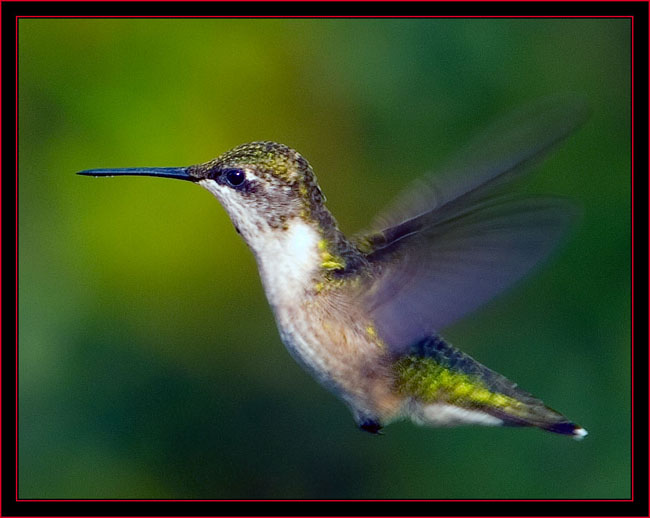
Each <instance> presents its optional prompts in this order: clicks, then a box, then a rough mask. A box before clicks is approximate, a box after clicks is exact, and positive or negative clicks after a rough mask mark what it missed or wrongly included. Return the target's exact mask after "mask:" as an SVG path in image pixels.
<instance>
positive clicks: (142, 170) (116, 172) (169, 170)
mask: <svg viewBox="0 0 650 518" xmlns="http://www.w3.org/2000/svg"><path fill="white" fill-rule="evenodd" d="M77 174H80V175H83V176H158V177H160V178H175V179H176V180H188V181H190V182H197V181H199V180H200V178H197V177H196V176H192V175H191V174H189V173H188V168H187V167H129V168H125V169H86V170H85V171H79V172H78V173H77Z"/></svg>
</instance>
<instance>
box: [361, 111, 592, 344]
mask: <svg viewBox="0 0 650 518" xmlns="http://www.w3.org/2000/svg"><path fill="white" fill-rule="evenodd" d="M586 114H587V108H586V105H585V103H584V102H582V101H581V100H579V99H576V98H552V99H546V100H544V101H542V102H539V103H537V104H535V105H533V106H530V107H528V108H525V109H523V110H520V111H519V112H516V113H515V114H514V115H512V116H510V117H508V118H506V119H504V120H502V121H500V122H498V123H496V124H494V125H493V126H491V127H490V128H488V129H487V130H486V131H485V132H484V133H483V134H482V135H481V136H479V137H478V138H476V139H474V140H473V141H472V142H471V143H470V144H469V145H468V146H466V147H465V148H464V150H463V151H462V152H461V153H460V154H459V158H458V159H457V160H455V161H454V162H452V163H451V164H450V165H449V166H448V167H446V168H444V169H443V170H442V171H441V172H440V173H439V174H437V175H435V176H432V177H431V178H429V179H426V180H425V181H422V182H420V183H418V184H417V185H416V186H414V188H413V189H412V190H410V191H407V192H406V193H405V194H404V195H403V196H402V197H400V198H399V199H398V202H397V203H396V205H395V206H394V207H393V209H392V210H390V211H388V212H387V214H386V215H383V216H382V217H380V218H378V225H377V226H378V227H379V225H382V226H381V227H379V228H382V227H383V228H384V230H381V231H378V232H372V233H369V234H366V235H364V236H361V237H359V238H357V240H356V242H357V243H358V246H359V248H360V249H361V250H362V251H364V253H365V255H366V258H367V259H368V261H369V262H370V263H371V265H372V266H373V268H374V269H375V271H376V272H377V277H376V280H375V282H374V283H373V285H372V286H371V287H370V288H369V289H368V291H367V293H366V294H365V297H366V298H365V301H364V302H365V304H367V307H368V308H369V311H370V313H371V315H372V316H373V318H374V320H375V323H376V326H377V329H378V331H379V333H380V335H381V336H382V338H383V339H384V340H385V341H386V342H387V343H388V344H390V346H391V347H392V348H394V349H395V350H396V351H398V352H403V351H405V350H406V349H407V348H408V347H409V346H410V345H412V344H413V343H415V342H416V341H417V340H419V339H421V338H422V337H424V336H427V335H429V334H431V333H432V332H435V331H439V330H440V329H442V328H444V327H445V326H447V325H449V324H451V323H452V322H454V321H456V320H457V319H459V318H460V317H462V316H463V315H465V314H466V313H467V312H469V311H471V310H473V309H475V308H477V307H478V306H480V305H481V304H483V303H484V302H486V301H487V300H489V299H491V298H492V297H494V296H495V295H496V294H498V293H499V292H501V291H502V290H504V289H505V288H507V287H508V286H509V285H511V284H512V283H513V282H515V281H516V280H518V279H519V278H521V277H522V276H523V275H525V274H526V273H527V272H528V271H529V270H530V269H531V268H532V267H533V266H534V265H535V264H537V263H538V262H539V261H540V260H542V259H543V258H545V257H546V256H547V255H548V254H549V253H550V252H551V250H552V249H553V248H554V246H555V245H556V243H557V242H558V241H559V239H560V237H561V236H562V235H563V233H564V231H565V229H566V228H567V227H568V226H569V223H570V221H571V219H572V216H573V215H575V212H576V211H575V210H574V209H573V208H572V207H571V205H570V204H569V203H568V202H566V201H565V200H562V199H558V198H550V197H536V196H523V195H519V196H513V195H511V194H510V195H508V194H505V193H504V192H505V189H504V188H505V187H507V186H508V185H510V184H511V183H512V182H513V181H514V180H516V179H517V178H519V177H521V176H522V175H523V174H524V173H526V172H528V171H530V170H531V168H532V167H533V166H535V165H537V164H538V163H539V162H540V161H541V159H542V157H543V155H545V154H546V153H547V152H548V151H549V150H550V149H551V148H552V147H553V146H554V145H555V144H556V143H558V142H559V141H561V140H562V139H563V138H564V137H566V136H567V135H568V134H569V133H570V132H571V131H572V130H573V129H574V128H575V127H577V126H578V125H579V123H581V122H582V121H583V120H584V119H585V118H586Z"/></svg>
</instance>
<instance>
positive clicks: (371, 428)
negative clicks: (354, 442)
mask: <svg viewBox="0 0 650 518" xmlns="http://www.w3.org/2000/svg"><path fill="white" fill-rule="evenodd" d="M359 429H360V430H363V431H364V432H368V433H371V434H373V435H384V433H383V432H382V431H381V425H380V424H379V423H378V422H377V421H371V420H366V421H363V422H362V423H360V424H359Z"/></svg>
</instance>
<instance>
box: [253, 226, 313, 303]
mask: <svg viewBox="0 0 650 518" xmlns="http://www.w3.org/2000/svg"><path fill="white" fill-rule="evenodd" d="M319 239H320V237H319V235H318V232H316V230H315V229H314V228H313V227H312V226H311V225H309V224H308V223H306V222H304V221H302V220H301V219H298V218H296V219H294V220H293V221H291V222H290V223H289V228H288V229H287V230H279V229H273V230H270V231H268V232H264V233H262V234H260V235H259V236H255V237H254V238H253V239H250V241H251V242H249V246H250V247H251V249H252V250H253V253H254V254H255V258H256V259H257V264H258V267H259V270H260V276H261V277H262V284H263V285H264V290H265V291H266V296H267V297H268V299H269V302H270V303H271V305H272V306H278V305H279V304H283V303H287V302H288V303H293V304H295V303H296V299H300V298H301V297H302V295H303V294H304V293H305V290H310V289H312V284H313V278H314V275H315V273H316V272H317V270H318V267H319V264H320V263H319V254H318V241H319ZM274 309H275V308H274Z"/></svg>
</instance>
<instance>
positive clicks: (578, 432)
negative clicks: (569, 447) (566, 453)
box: [573, 428, 589, 441]
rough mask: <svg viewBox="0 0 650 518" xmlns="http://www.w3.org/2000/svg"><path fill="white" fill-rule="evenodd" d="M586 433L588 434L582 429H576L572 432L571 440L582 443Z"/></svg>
mask: <svg viewBox="0 0 650 518" xmlns="http://www.w3.org/2000/svg"><path fill="white" fill-rule="evenodd" d="M588 433H589V432H587V430H585V429H584V428H576V429H575V430H573V438H574V439H575V440H576V441H582V439H584V438H585V437H586V436H587V434H588Z"/></svg>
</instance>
